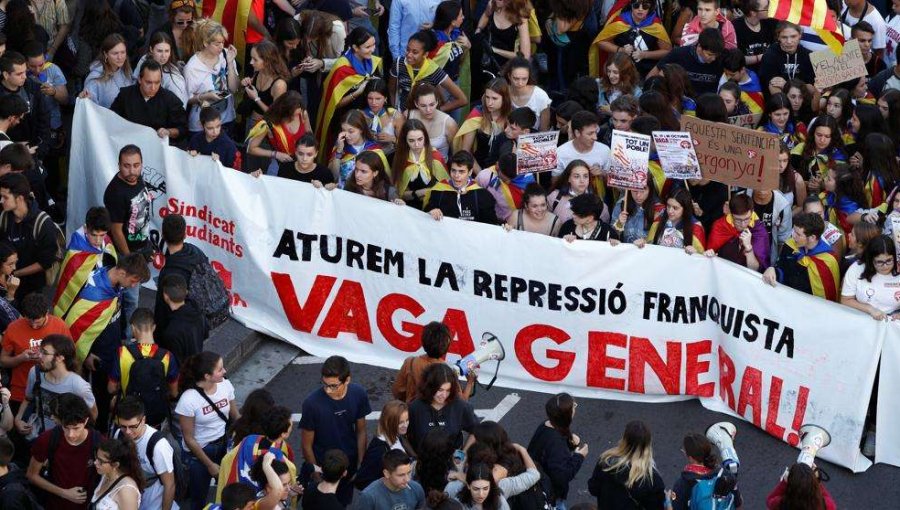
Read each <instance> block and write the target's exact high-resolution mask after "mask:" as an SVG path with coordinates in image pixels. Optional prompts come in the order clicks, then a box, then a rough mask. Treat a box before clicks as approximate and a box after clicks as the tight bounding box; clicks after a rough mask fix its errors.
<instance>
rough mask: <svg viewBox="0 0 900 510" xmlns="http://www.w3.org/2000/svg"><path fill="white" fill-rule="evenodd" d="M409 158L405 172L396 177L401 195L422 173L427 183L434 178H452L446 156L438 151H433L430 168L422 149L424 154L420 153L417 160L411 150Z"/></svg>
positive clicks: (398, 191)
mask: <svg viewBox="0 0 900 510" xmlns="http://www.w3.org/2000/svg"><path fill="white" fill-rule="evenodd" d="M409 158H410V159H409V160H407V162H406V168H404V169H403V172H402V173H401V174H400V175H399V176H395V177H394V178H395V179H396V182H397V194H398V195H399V196H401V197H402V196H403V194H404V193H406V189H407V188H408V187H409V183H411V182H412V181H414V180H416V177H418V176H420V175H421V176H422V181H423V182H425V183H426V184H430V183H431V181H432V180H433V179H438V180H442V179H449V178H450V174H448V173H447V168H446V167H445V166H444V158H443V156H441V153H440V152H438V151H435V150H433V151H431V167H430V168H429V166H428V165H427V164H426V158H425V151H422V154H420V155H419V158H418V159H417V160H415V161H413V160H412V158H413V155H412V153H411V152H410V154H409Z"/></svg>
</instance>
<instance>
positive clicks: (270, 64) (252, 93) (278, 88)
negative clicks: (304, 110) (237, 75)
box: [240, 40, 290, 153]
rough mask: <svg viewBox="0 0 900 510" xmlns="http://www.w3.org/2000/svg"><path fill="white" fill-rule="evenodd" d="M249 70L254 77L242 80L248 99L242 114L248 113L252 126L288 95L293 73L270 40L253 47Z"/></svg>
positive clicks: (242, 106)
mask: <svg viewBox="0 0 900 510" xmlns="http://www.w3.org/2000/svg"><path fill="white" fill-rule="evenodd" d="M250 67H251V68H252V70H253V76H247V77H246V78H244V79H243V80H241V86H242V87H244V94H245V98H244V102H243V103H242V104H241V112H240V113H241V114H243V115H248V114H249V116H250V118H249V123H248V125H250V126H252V125H254V124H256V123H257V122H259V121H260V120H261V119H262V118H263V115H265V113H266V112H267V111H269V108H271V107H272V104H273V102H274V101H275V100H276V99H278V98H279V97H280V96H281V95H282V94H284V93H285V92H287V89H288V88H287V87H288V80H289V79H290V73H289V72H288V69H287V65H285V63H284V59H282V58H281V54H280V53H279V51H278V46H276V45H275V43H273V42H272V41H268V40H266V41H261V42H259V43H257V44H254V45H253V48H251V49H250ZM248 74H249V73H248ZM288 153H290V151H288Z"/></svg>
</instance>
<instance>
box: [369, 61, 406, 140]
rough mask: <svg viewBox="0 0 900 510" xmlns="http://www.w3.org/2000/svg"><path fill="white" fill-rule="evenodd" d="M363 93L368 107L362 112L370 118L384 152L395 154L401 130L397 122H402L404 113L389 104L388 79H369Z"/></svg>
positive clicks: (371, 125) (370, 125)
mask: <svg viewBox="0 0 900 510" xmlns="http://www.w3.org/2000/svg"><path fill="white" fill-rule="evenodd" d="M363 94H364V95H365V96H366V107H365V108H363V110H362V112H363V113H365V114H366V117H367V118H368V119H369V129H370V130H371V131H372V134H373V135H374V136H375V141H377V142H378V144H379V145H381V147H382V149H383V150H384V153H385V154H393V152H394V150H395V149H396V146H395V144H396V143H397V131H399V129H396V127H395V124H397V123H401V124H402V122H403V115H402V114H401V113H400V111H399V110H397V109H395V108H392V107H390V106H388V101H389V100H390V95H389V94H388V83H387V81H385V80H382V79H381V78H373V79H371V80H369V83H367V84H366V88H365V90H363Z"/></svg>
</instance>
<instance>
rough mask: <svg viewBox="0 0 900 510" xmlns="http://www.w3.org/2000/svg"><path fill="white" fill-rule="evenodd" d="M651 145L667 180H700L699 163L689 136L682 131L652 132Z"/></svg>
mask: <svg viewBox="0 0 900 510" xmlns="http://www.w3.org/2000/svg"><path fill="white" fill-rule="evenodd" d="M653 144H654V145H656V154H657V155H658V156H659V164H660V166H661V167H662V170H663V174H665V176H666V177H668V178H669V179H700V178H701V177H702V175H701V174H700V162H699V161H697V153H696V152H695V151H694V143H693V142H692V141H691V134H690V133H685V132H684V131H654V132H653Z"/></svg>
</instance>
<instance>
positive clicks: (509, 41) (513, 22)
mask: <svg viewBox="0 0 900 510" xmlns="http://www.w3.org/2000/svg"><path fill="white" fill-rule="evenodd" d="M530 11H531V7H530V5H529V3H528V2H527V1H526V0H492V1H491V2H490V7H489V8H488V9H486V10H485V11H484V14H483V15H482V16H481V19H479V20H478V27H477V28H476V29H475V35H478V34H480V33H481V32H486V37H488V40H489V41H490V46H489V47H488V48H489V51H490V52H491V53H490V55H491V61H492V62H493V63H492V64H491V68H490V69H485V71H490V72H492V73H494V74H499V72H500V70H501V69H503V66H504V65H506V62H507V61H509V60H510V59H513V58H515V57H516V56H518V55H521V56H522V57H524V58H525V59H526V60H528V59H531V37H530V35H529V34H528V17H529V15H530ZM488 48H485V50H486V51H488ZM494 63H496V64H494Z"/></svg>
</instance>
